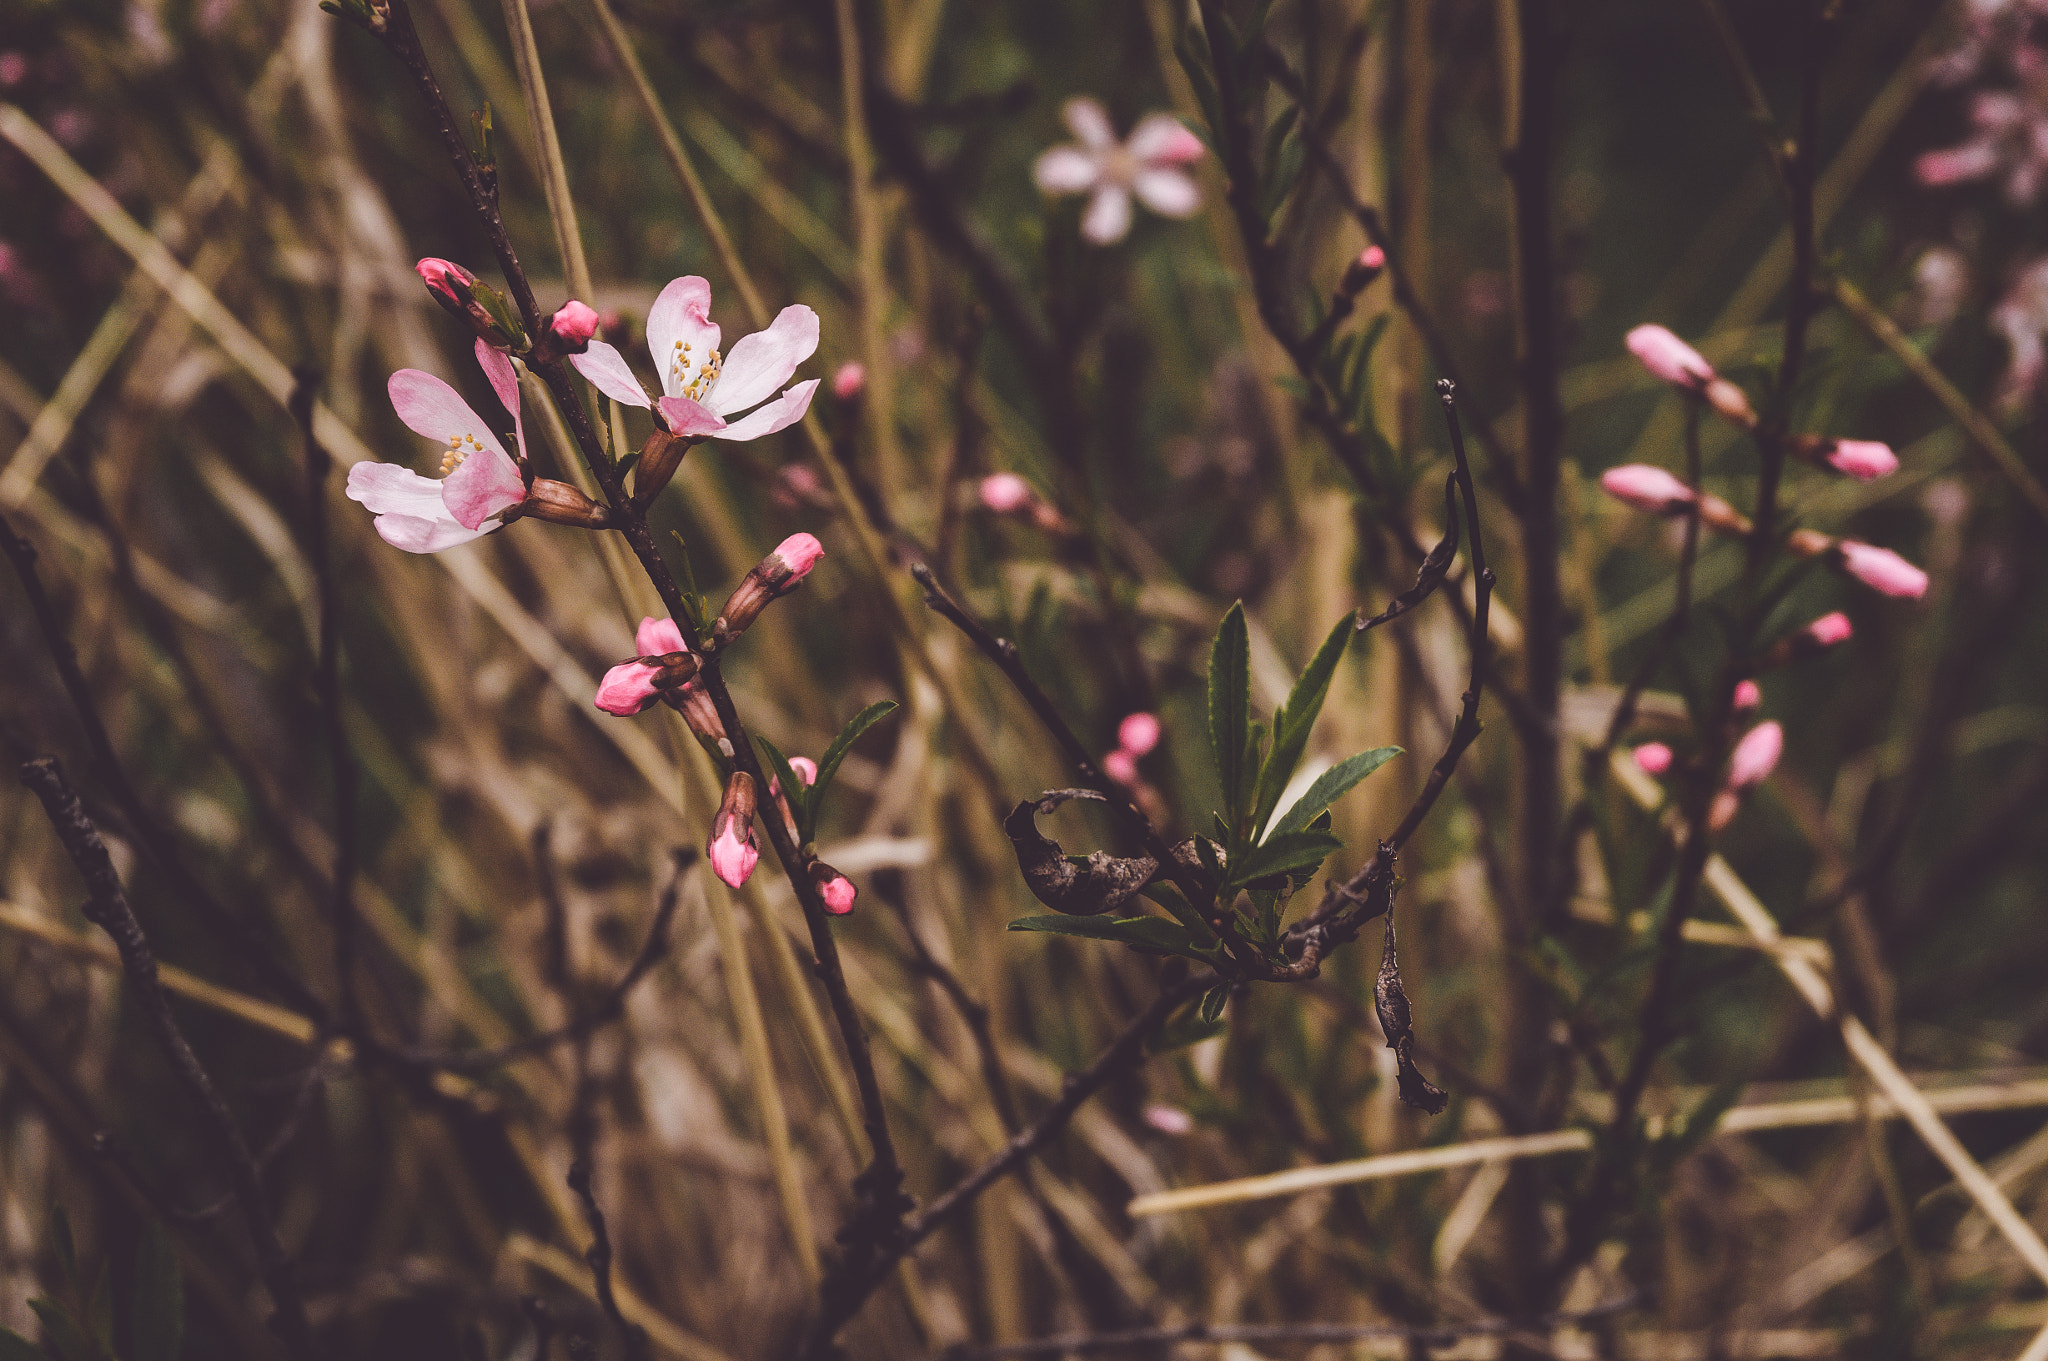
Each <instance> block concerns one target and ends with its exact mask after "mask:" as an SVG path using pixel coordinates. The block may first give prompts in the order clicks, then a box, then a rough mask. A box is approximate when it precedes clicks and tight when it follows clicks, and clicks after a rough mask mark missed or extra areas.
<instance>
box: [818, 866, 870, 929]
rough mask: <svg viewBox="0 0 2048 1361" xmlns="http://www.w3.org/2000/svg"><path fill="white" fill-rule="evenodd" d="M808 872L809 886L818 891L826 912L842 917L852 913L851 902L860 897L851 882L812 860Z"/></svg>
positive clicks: (833, 870) (828, 867)
mask: <svg viewBox="0 0 2048 1361" xmlns="http://www.w3.org/2000/svg"><path fill="white" fill-rule="evenodd" d="M810 871H811V884H812V885H813V886H814V887H815V888H816V889H817V890H818V897H819V898H820V899H821V900H822V901H823V902H824V904H825V910H826V911H827V912H830V913H831V914H832V915H833V916H835V917H843V916H845V915H846V914H847V913H849V912H851V911H853V900H854V899H855V898H857V897H859V896H860V890H859V889H857V888H855V887H854V886H853V880H851V879H849V878H847V877H846V876H845V875H843V874H841V873H840V872H839V871H838V870H835V869H833V868H832V867H831V866H830V865H828V864H826V863H825V862H824V861H822V860H813V861H812V862H811V866H810Z"/></svg>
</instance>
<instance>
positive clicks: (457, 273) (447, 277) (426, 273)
mask: <svg viewBox="0 0 2048 1361" xmlns="http://www.w3.org/2000/svg"><path fill="white" fill-rule="evenodd" d="M413 270H414V272H416V273H417V274H418V275H419V276H420V278H421V280H423V281H424V282H425V283H426V285H427V287H428V288H431V289H433V290H434V291H435V292H436V293H439V294H440V295H441V296H442V297H444V298H446V299H447V300H448V301H449V302H452V303H454V304H456V305H457V306H466V305H467V304H468V302H469V291H468V290H469V285H471V284H473V283H475V282H476V275H474V274H471V273H470V272H469V271H468V270H466V269H464V268H463V267H462V266H461V265H458V264H456V263H454V262H453V261H450V260H437V259H435V258H434V257H432V256H428V257H427V258H426V259H424V260H422V261H420V262H419V263H418V264H416V265H414V266H413Z"/></svg>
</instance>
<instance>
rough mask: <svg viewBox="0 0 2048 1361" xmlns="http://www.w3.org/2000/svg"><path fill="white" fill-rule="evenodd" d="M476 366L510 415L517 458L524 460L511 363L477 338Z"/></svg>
mask: <svg viewBox="0 0 2048 1361" xmlns="http://www.w3.org/2000/svg"><path fill="white" fill-rule="evenodd" d="M476 362H477V366H478V367H479V368H481V369H482V370H483V371H484V377H486V378H488V379H490V380H491V391H493V392H495V393H497V394H498V402H499V404H500V405H502V406H503V407H504V408H505V409H506V410H507V411H509V412H511V413H512V436H513V438H514V439H515V440H516V441H518V444H519V458H520V461H521V462H524V461H525V459H526V423H525V422H524V421H522V420H520V419H519V374H518V373H517V372H516V371H515V370H514V369H513V367H512V361H511V360H510V359H508V358H506V357H505V352H504V351H503V350H500V349H496V348H494V347H493V346H491V345H490V344H489V343H488V342H486V341H485V340H484V338H483V337H482V336H478V337H477V342H476Z"/></svg>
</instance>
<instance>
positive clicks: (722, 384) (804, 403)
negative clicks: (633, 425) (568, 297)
mask: <svg viewBox="0 0 2048 1361" xmlns="http://www.w3.org/2000/svg"><path fill="white" fill-rule="evenodd" d="M710 313H711V285H710V284H709V283H707V282H705V281H704V280H703V279H700V278H698V277H697V276H696V275H694V274H692V275H688V276H686V277H684V278H681V279H675V280H671V281H670V283H669V285H668V287H667V288H664V289H662V290H661V296H660V297H658V298H656V299H655V300H654V307H653V309H652V310H651V311H649V312H648V314H647V348H648V350H649V351H650V352H651V353H652V354H653V356H654V362H655V365H656V367H658V368H659V369H660V370H661V391H662V395H661V397H660V398H659V399H658V400H656V401H653V402H649V401H648V399H647V392H646V390H645V389H644V388H642V387H641V386H640V380H639V379H638V378H635V377H634V376H633V370H632V369H631V368H630V367H629V366H628V365H627V363H626V359H625V356H623V355H621V354H620V353H619V352H618V351H617V350H616V349H614V348H613V347H611V346H610V345H607V344H606V343H605V342H603V341H601V340H593V341H591V342H590V348H589V349H587V350H585V351H584V352H583V353H582V354H579V355H571V356H570V357H569V362H570V363H571V364H574V365H575V366H576V371H577V372H578V373H581V374H582V375H583V376H584V377H585V378H587V379H589V380H590V382H591V384H592V385H593V386H594V387H596V388H597V390H598V391H599V392H602V393H603V394H604V395H605V396H607V397H609V398H611V399H612V400H613V401H616V402H624V403H625V404H626V405H628V406H638V407H651V408H652V409H653V410H655V411H656V412H658V413H659V414H660V416H661V419H662V421H663V422H664V423H665V424H666V425H667V426H668V429H669V432H670V433H671V434H674V435H679V436H691V435H697V436H707V437H709V438H711V439H726V440H750V439H759V438H761V436H763V435H772V434H774V433H775V432H776V431H778V430H782V429H786V428H787V427H789V426H792V425H795V424H796V423H797V422H798V421H800V420H802V419H803V418H804V413H805V412H806V411H808V410H810V407H811V396H812V394H813V393H815V392H816V391H817V390H818V380H817V379H815V378H809V379H806V380H804V381H803V382H801V383H797V384H794V385H792V386H791V387H789V388H787V389H785V390H784V391H783V392H782V393H781V395H780V396H775V392H776V389H777V388H781V387H782V385H783V384H784V383H787V382H789V380H790V377H791V375H793V374H794V373H795V372H796V368H797V365H799V364H801V363H803V362H804V361H805V360H806V359H809V358H810V357H811V355H812V354H813V353H814V352H815V351H816V350H817V348H818V314H817V313H816V312H813V311H812V310H811V309H810V308H808V307H805V306H804V305H803V304H802V303H796V304H793V305H791V306H789V307H785V308H783V309H782V311H781V312H779V313H777V314H776V317H775V320H774V321H772V322H770V323H769V325H768V329H767V330H765V331H757V332H755V333H754V334H753V335H750V336H747V337H745V338H744V339H742V340H740V341H738V342H737V343H735V344H734V345H733V347H732V353H731V354H729V355H728V354H725V353H724V352H722V351H721V350H720V349H719V348H718V344H719V330H718V326H717V325H716V323H714V322H713V321H712V320H711V317H710ZM770 397H773V400H772V401H771V400H768V399H769V398H770ZM749 408H752V410H751V411H750V412H748V414H747V415H744V416H739V417H738V419H736V420H731V421H728V419H727V418H728V417H732V416H736V415H737V414H738V413H740V412H743V411H748V409H749Z"/></svg>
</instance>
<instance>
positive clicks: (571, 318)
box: [548, 298, 597, 346]
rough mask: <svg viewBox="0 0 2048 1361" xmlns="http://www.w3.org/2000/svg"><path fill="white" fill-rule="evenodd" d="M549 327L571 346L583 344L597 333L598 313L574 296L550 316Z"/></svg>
mask: <svg viewBox="0 0 2048 1361" xmlns="http://www.w3.org/2000/svg"><path fill="white" fill-rule="evenodd" d="M548 329H549V330H551V331H553V332H554V333H555V334H556V335H557V336H560V337H561V338H562V340H563V341H564V342H566V343H567V344H569V345H571V346H576V345H582V344H585V343H587V342H588V341H589V340H590V338H591V337H592V336H594V335H596V334H597V313H596V311H595V310H594V309H592V308H591V307H589V306H587V305H586V304H584V303H580V302H577V301H576V300H575V299H573V298H572V299H570V300H569V301H568V302H565V303H563V304H562V305H561V307H559V308H557V309H556V311H555V314H554V315H553V316H552V317H549V318H548Z"/></svg>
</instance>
